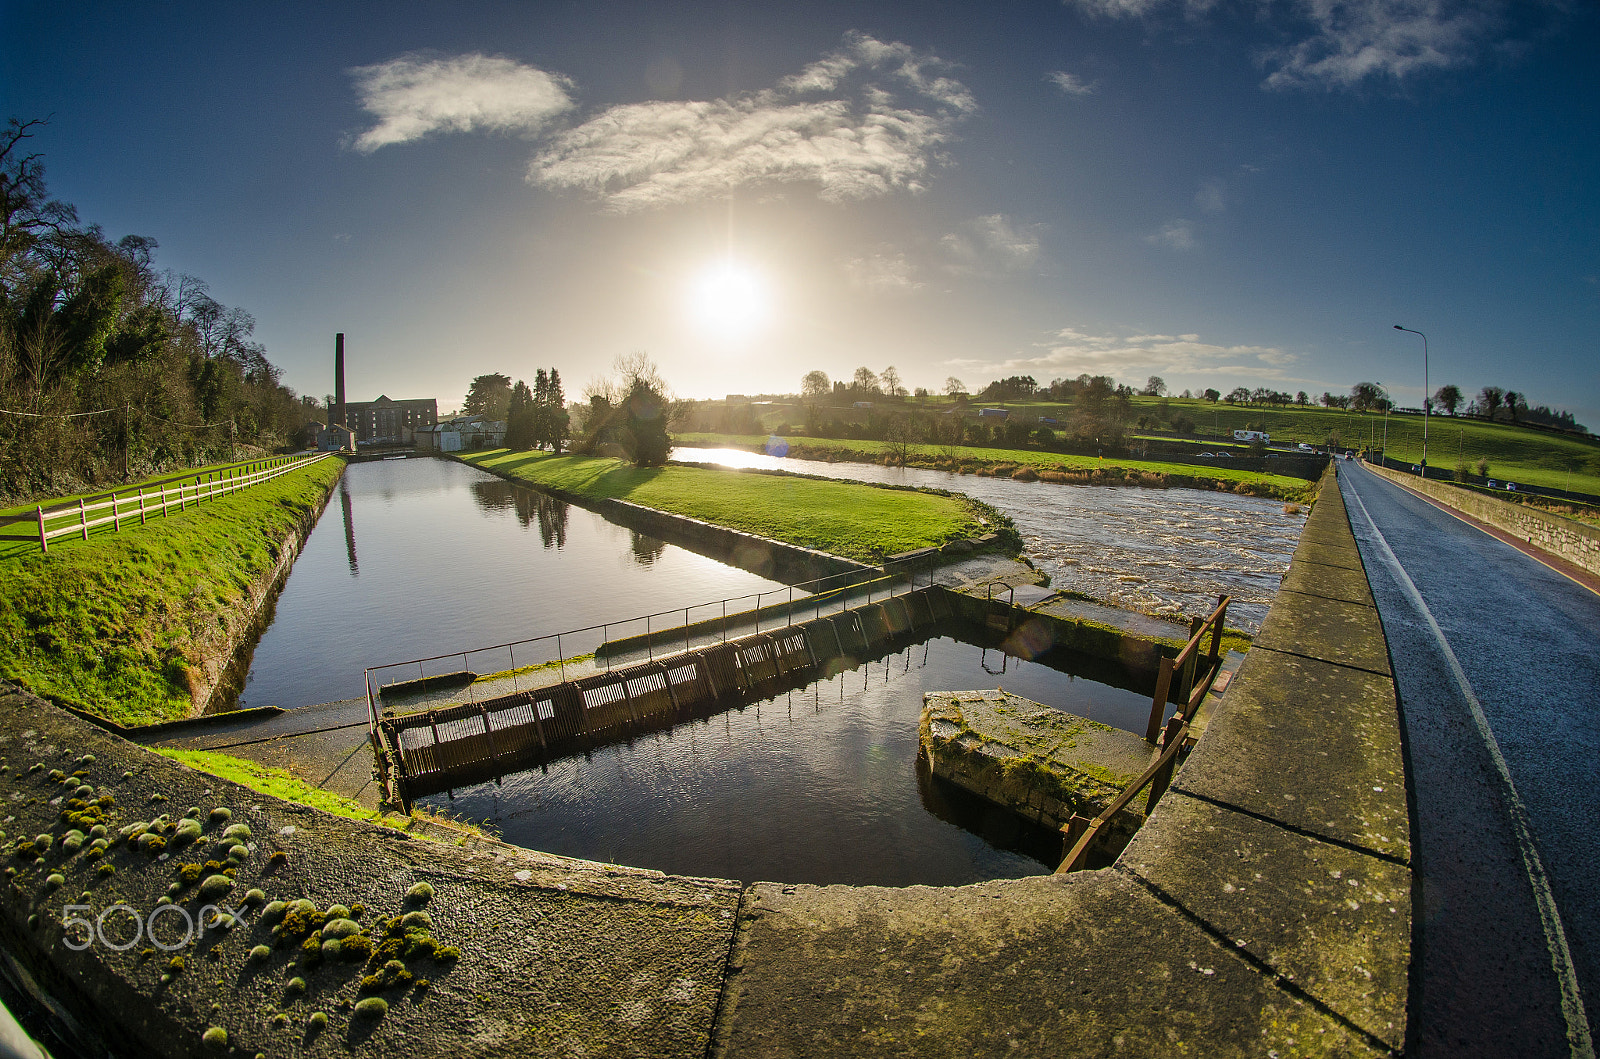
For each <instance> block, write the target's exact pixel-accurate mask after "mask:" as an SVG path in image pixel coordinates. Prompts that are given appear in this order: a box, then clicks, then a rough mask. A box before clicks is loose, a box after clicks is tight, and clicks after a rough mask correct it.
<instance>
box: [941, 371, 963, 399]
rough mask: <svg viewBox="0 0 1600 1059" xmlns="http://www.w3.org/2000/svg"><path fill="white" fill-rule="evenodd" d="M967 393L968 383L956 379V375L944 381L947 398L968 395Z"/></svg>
mask: <svg viewBox="0 0 1600 1059" xmlns="http://www.w3.org/2000/svg"><path fill="white" fill-rule="evenodd" d="M966 392H967V384H966V383H964V382H962V381H961V380H960V379H958V378H956V377H955V376H954V375H950V376H947V377H946V378H945V380H944V394H945V396H946V397H954V396H956V395H957V394H963V393H966Z"/></svg>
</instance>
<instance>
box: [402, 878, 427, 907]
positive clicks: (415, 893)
mask: <svg viewBox="0 0 1600 1059" xmlns="http://www.w3.org/2000/svg"><path fill="white" fill-rule="evenodd" d="M406 900H407V901H411V902H413V903H415V904H424V905H425V904H427V903H428V902H429V901H431V900H433V886H432V885H431V884H429V883H425V882H419V883H416V884H415V885H413V886H412V887H411V889H409V890H407V891H406Z"/></svg>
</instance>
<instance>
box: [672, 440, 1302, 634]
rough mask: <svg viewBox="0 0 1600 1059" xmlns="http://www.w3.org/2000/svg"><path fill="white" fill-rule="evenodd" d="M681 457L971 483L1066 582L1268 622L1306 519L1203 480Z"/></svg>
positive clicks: (1250, 622) (1140, 603) (895, 480)
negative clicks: (1026, 476)
mask: <svg viewBox="0 0 1600 1059" xmlns="http://www.w3.org/2000/svg"><path fill="white" fill-rule="evenodd" d="M672 458H673V459H674V460H676V461H678V462H681V463H712V464H719V465H721V466H726V467H762V468H771V469H776V470H786V471H793V472H796V473H800V474H815V475H820V476H823V477H828V478H839V479H845V480H849V481H857V482H884V483H890V484H894V485H920V486H932V487H934V488H937V489H948V490H950V491H951V492H957V493H965V494H966V495H968V496H970V497H973V498H974V499H977V500H982V501H983V502H984V503H987V504H992V505H993V506H994V507H996V508H998V509H999V510H1001V511H1003V512H1005V513H1006V514H1007V515H1009V516H1011V519H1012V521H1014V522H1015V523H1016V526H1017V530H1018V532H1019V533H1021V534H1022V539H1023V542H1024V546H1025V548H1026V551H1025V554H1026V555H1027V556H1028V558H1030V559H1031V560H1032V561H1033V563H1034V565H1035V566H1037V567H1038V568H1039V569H1040V570H1042V571H1044V572H1045V573H1047V574H1049V575H1050V579H1051V585H1052V587H1055V588H1060V589H1069V590H1071V591H1075V592H1082V593H1083V594H1084V595H1087V596H1093V597H1094V598H1096V599H1100V600H1104V601H1106V602H1108V603H1112V604H1115V605H1117V606H1120V607H1126V608H1129V609H1133V610H1140V611H1144V612H1146V613H1151V614H1168V615H1177V614H1180V613H1182V614H1202V613H1206V612H1208V611H1209V610H1210V609H1211V607H1213V606H1214V605H1215V604H1216V597H1217V596H1218V595H1219V594H1220V593H1228V594H1230V595H1232V596H1233V598H1234V602H1233V605H1232V606H1231V607H1230V608H1229V611H1228V624H1229V625H1232V626H1236V627H1237V628H1240V629H1243V630H1245V631H1247V632H1251V633H1254V632H1256V631H1257V630H1258V629H1259V628H1260V626H1261V619H1262V618H1264V617H1265V616H1266V613H1267V608H1268V607H1269V606H1270V605H1271V604H1272V597H1273V596H1274V595H1275V594H1276V593H1277V591H1278V583H1279V581H1280V580H1281V579H1282V577H1283V573H1284V571H1286V570H1287V569H1288V568H1289V558H1290V556H1291V555H1292V554H1293V552H1294V547H1295V544H1296V542H1298V541H1299V539H1300V529H1301V527H1302V526H1303V525H1304V524H1305V516H1304V515H1303V514H1285V512H1284V505H1283V502H1282V501H1279V500H1265V499H1262V498H1260V497H1252V496H1238V495H1236V494H1233V493H1217V492H1210V491H1207V490H1202V489H1145V488H1138V487H1129V486H1097V485H1057V484H1055V483H1052V482H1018V481H1014V480H1012V479H1010V478H987V477H982V476H979V475H964V474H953V473H951V472H948V471H930V470H923V469H921V468H915V467H907V468H900V467H879V466H877V465H875V464H870V463H825V462H822V461H819V460H797V459H789V458H787V457H776V456H770V455H765V454H762V453H755V452H745V451H742V450H739V449H695V448H675V449H674V450H673V452H672Z"/></svg>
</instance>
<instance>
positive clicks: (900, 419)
mask: <svg viewBox="0 0 1600 1059" xmlns="http://www.w3.org/2000/svg"><path fill="white" fill-rule="evenodd" d="M918 434H919V432H918V430H917V425H916V423H914V422H913V421H912V419H911V417H910V416H908V415H895V416H891V417H890V419H889V422H888V423H887V424H886V425H885V426H884V430H883V440H884V441H885V443H887V445H888V449H889V459H890V461H891V462H892V463H893V464H894V465H895V466H896V467H904V466H905V465H906V459H907V457H909V456H910V455H911V446H912V445H914V444H916V443H917V441H918V440H920V438H919V437H918Z"/></svg>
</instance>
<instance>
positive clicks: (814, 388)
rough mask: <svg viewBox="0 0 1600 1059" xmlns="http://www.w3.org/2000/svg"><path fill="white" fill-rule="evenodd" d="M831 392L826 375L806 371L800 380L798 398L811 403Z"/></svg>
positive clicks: (819, 372)
mask: <svg viewBox="0 0 1600 1059" xmlns="http://www.w3.org/2000/svg"><path fill="white" fill-rule="evenodd" d="M832 392H833V384H832V383H830V382H829V381H828V375H827V373H826V372H822V371H808V372H806V373H805V377H804V378H802V379H801V380H800V396H802V397H805V398H808V399H810V400H812V401H820V400H822V398H824V397H826V396H828V394H830V393H832Z"/></svg>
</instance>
